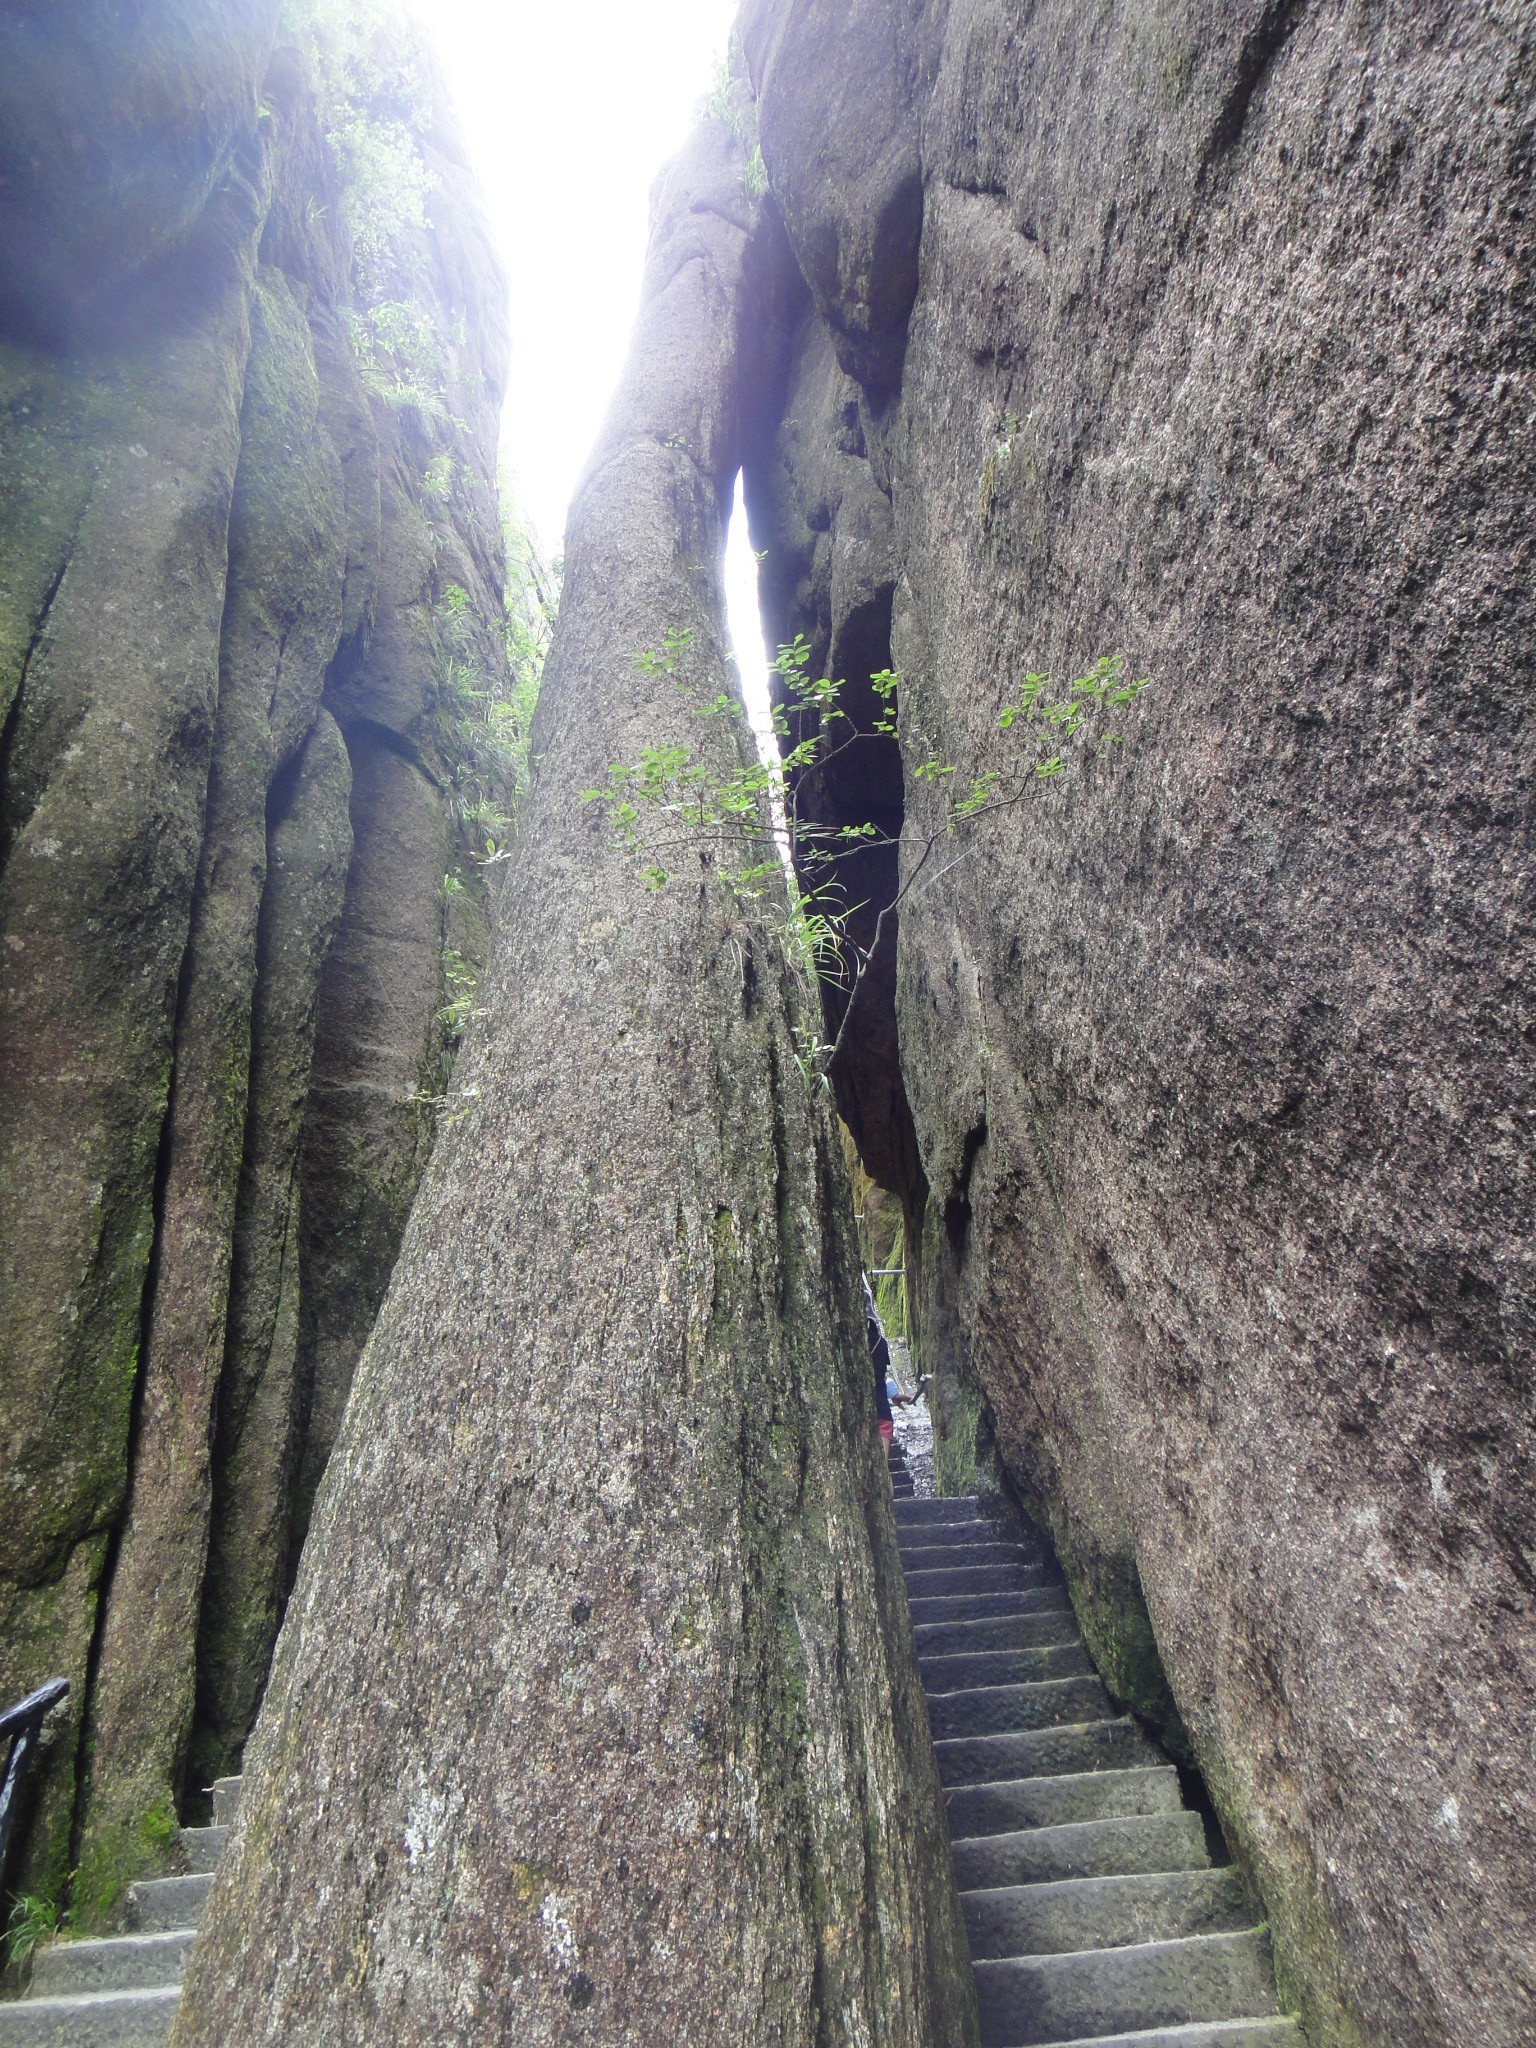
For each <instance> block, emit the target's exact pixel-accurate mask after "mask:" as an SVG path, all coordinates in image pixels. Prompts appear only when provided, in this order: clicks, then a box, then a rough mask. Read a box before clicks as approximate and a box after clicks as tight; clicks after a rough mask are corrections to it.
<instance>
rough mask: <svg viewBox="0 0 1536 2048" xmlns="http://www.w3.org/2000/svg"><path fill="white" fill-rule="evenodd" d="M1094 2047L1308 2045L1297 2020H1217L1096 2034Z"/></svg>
mask: <svg viewBox="0 0 1536 2048" xmlns="http://www.w3.org/2000/svg"><path fill="white" fill-rule="evenodd" d="M1041 2048H1079V2042H1077V2041H1046V2042H1043V2043H1042V2044H1041ZM1093 2048H1307V2044H1306V2042H1305V2041H1304V2040H1303V2039H1302V2035H1301V2029H1300V2028H1299V2027H1298V2026H1297V2024H1296V2022H1295V2021H1294V2020H1281V2019H1274V2020H1217V2021H1216V2022H1215V2024H1214V2025H1212V2026H1193V2027H1154V2028H1153V2029H1152V2030H1151V2032H1150V2033H1138V2034H1095V2035H1094V2036H1093Z"/></svg>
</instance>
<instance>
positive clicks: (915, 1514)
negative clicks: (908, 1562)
mask: <svg viewBox="0 0 1536 2048" xmlns="http://www.w3.org/2000/svg"><path fill="white" fill-rule="evenodd" d="M896 1520H897V1522H898V1523H900V1524H902V1525H903V1526H905V1527H907V1528H911V1527H912V1525H913V1524H914V1523H917V1522H985V1521H986V1517H985V1515H983V1514H982V1513H981V1511H980V1509H979V1507H978V1505H977V1503H976V1500H975V1498H974V1497H972V1498H971V1499H969V1500H964V1499H951V1498H949V1497H948V1496H945V1497H944V1498H942V1499H939V1500H934V1499H931V1498H930V1499H928V1500H915V1501H908V1502H906V1503H905V1504H904V1505H903V1506H902V1507H899V1508H898V1509H897V1510H896Z"/></svg>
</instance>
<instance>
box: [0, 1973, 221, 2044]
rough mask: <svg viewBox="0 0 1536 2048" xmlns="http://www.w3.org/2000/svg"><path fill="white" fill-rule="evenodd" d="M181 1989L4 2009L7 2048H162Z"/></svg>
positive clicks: (40, 2001) (80, 1996)
mask: <svg viewBox="0 0 1536 2048" xmlns="http://www.w3.org/2000/svg"><path fill="white" fill-rule="evenodd" d="M180 1997H181V1990H180V1987H179V1986H178V1985H175V1984H170V1985H156V1986H154V1987H153V1988H152V1989H149V1990H144V1991H87V1992H76V1993H75V1994H74V1995H73V1996H72V1997H66V1998H21V1999H18V2000H16V2002H15V2003H14V2004H7V2005H0V2044H4V2048H160V2044H161V2043H163V2042H164V2040H165V2038H166V2036H167V2035H168V2034H169V2033H170V2031H171V2020H172V2018H173V2017H174V2015H175V2012H176V2001H177V2000H178V1999H179V1998H180Z"/></svg>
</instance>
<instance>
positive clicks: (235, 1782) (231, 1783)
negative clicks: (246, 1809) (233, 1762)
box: [213, 1778, 241, 1828]
mask: <svg viewBox="0 0 1536 2048" xmlns="http://www.w3.org/2000/svg"><path fill="white" fill-rule="evenodd" d="M240 1784H241V1781H240V1779H239V1778H215V1779H214V1781H213V1824H214V1826H215V1827H216V1828H225V1827H228V1826H229V1823H230V1822H231V1821H232V1820H233V1819H234V1817H235V1804H236V1802H237V1801H238V1799H239V1797H240Z"/></svg>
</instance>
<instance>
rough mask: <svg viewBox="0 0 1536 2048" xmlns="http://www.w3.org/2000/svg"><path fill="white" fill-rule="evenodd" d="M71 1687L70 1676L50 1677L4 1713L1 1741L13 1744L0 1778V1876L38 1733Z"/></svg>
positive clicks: (19, 1809)
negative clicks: (2, 1776)
mask: <svg viewBox="0 0 1536 2048" xmlns="http://www.w3.org/2000/svg"><path fill="white" fill-rule="evenodd" d="M68 1691H69V1680H68V1679H67V1678H50V1679H49V1681H48V1683H47V1684H46V1685H40V1686H39V1687H38V1688H37V1691H36V1692H29V1693H28V1694H27V1696H26V1698H25V1699H24V1700H18V1701H17V1702H16V1704H15V1706H14V1707H7V1708H6V1710H5V1712H4V1713H3V1714H0V1742H8V1743H9V1744H10V1754H9V1756H7V1758H6V1761H5V1777H4V1779H3V1780H0V1879H3V1878H4V1876H5V1865H6V1860H7V1858H8V1857H9V1855H10V1850H11V1833H12V1830H13V1829H14V1828H15V1826H16V1817H17V1815H18V1814H19V1813H20V1811H21V1795H22V1792H23V1790H24V1788H25V1786H26V1782H27V1772H28V1771H29V1770H30V1769H31V1766H32V1753H33V1751H34V1750H35V1749H36V1748H37V1738H38V1735H39V1733H40V1732H41V1730H42V1725H43V1723H44V1721H46V1720H47V1718H48V1716H49V1715H50V1714H51V1713H52V1712H53V1710H54V1708H55V1707H56V1706H57V1705H58V1704H59V1701H60V1700H61V1699H63V1698H64V1696H65V1695H66V1693H68Z"/></svg>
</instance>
